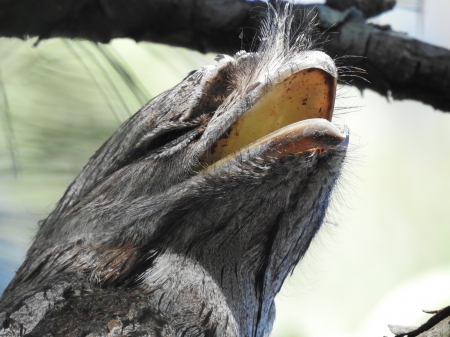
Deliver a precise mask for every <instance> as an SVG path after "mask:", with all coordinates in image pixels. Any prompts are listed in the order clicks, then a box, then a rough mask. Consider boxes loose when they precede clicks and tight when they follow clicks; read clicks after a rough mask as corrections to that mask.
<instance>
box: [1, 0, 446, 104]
mask: <svg viewBox="0 0 450 337" xmlns="http://www.w3.org/2000/svg"><path fill="white" fill-rule="evenodd" d="M328 5H329V6H325V5H316V6H311V5H309V6H303V5H295V7H296V9H297V10H298V13H299V15H300V16H301V14H300V13H302V12H303V11H304V10H306V11H317V18H318V21H319V27H320V30H321V32H322V34H323V35H322V38H323V40H326V41H330V42H329V43H328V44H325V47H324V48H325V50H326V52H328V53H329V54H330V55H331V56H332V57H336V58H340V57H347V56H352V57H351V58H350V57H349V58H345V60H343V61H342V62H341V63H342V65H345V66H354V67H359V68H361V69H363V70H365V72H366V74H362V75H361V74H360V75H361V76H362V77H364V78H365V79H366V81H364V80H360V79H357V78H353V81H350V80H349V79H347V81H348V82H349V84H351V85H355V86H357V87H358V88H360V89H371V90H374V91H376V92H378V93H380V94H381V95H384V96H388V97H392V98H394V99H398V100H402V99H411V100H417V101H421V102H423V103H425V104H429V105H431V106H432V107H434V108H436V109H440V110H442V111H450V81H449V80H448V78H449V76H450V51H449V50H447V49H444V48H440V47H437V46H433V45H430V44H428V43H426V42H422V41H419V40H416V39H412V38H410V37H408V36H407V35H405V34H400V33H397V32H394V31H392V30H391V29H390V28H389V27H377V26H374V25H371V24H368V23H366V21H365V19H366V18H368V17H371V16H373V15H376V14H379V13H381V12H383V11H386V10H389V9H390V8H391V7H392V5H393V2H392V0H380V1H366V0H348V1H331V0H330V1H328ZM266 7H267V4H266V3H265V2H263V1H254V2H248V1H243V0H234V1H229V0H184V1H180V0H172V1H168V0H139V1H138V0H134V1H131V2H130V1H123V0H116V1H107V0H101V1H94V0H83V1H74V0H66V1H62V0H45V1H40V2H39V3H37V2H35V1H31V0H3V1H2V2H0V36H6V37H20V38H24V37H27V36H30V37H35V36H38V37H39V38H40V39H46V38H52V37H67V38H73V39H76V38H79V39H87V40H91V41H96V42H103V43H107V42H108V41H110V40H111V39H114V38H118V37H128V38H131V39H134V40H136V41H152V42H158V43H165V44H170V45H174V46H182V47H187V48H191V49H195V50H198V51H200V52H219V53H234V52H236V51H237V50H240V49H242V48H244V49H247V50H248V49H251V46H253V47H255V45H256V44H257V41H254V35H255V32H256V31H257V27H259V24H260V21H261V19H262V17H263V16H262V15H260V14H261V13H263V12H264V9H265V8H266ZM241 33H243V36H245V38H244V39H241V38H240V36H242V35H241Z"/></svg>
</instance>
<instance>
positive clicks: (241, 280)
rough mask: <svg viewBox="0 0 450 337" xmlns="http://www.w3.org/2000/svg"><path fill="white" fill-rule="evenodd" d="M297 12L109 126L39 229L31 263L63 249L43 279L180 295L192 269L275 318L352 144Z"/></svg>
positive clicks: (230, 297)
mask: <svg viewBox="0 0 450 337" xmlns="http://www.w3.org/2000/svg"><path fill="white" fill-rule="evenodd" d="M291 21H292V16H291V15H290V13H289V10H288V9H281V10H280V11H278V12H277V11H272V12H271V14H270V15H269V17H268V19H267V21H266V23H265V26H264V27H263V29H262V32H261V35H260V44H259V49H258V50H257V51H255V52H252V53H247V52H238V53H237V54H236V55H234V56H224V55H220V56H218V57H217V64H215V65H212V66H206V67H203V68H200V69H198V70H196V71H194V72H192V73H190V74H189V75H188V76H187V77H186V78H185V79H184V80H183V81H181V83H179V84H178V85H177V86H175V87H174V88H172V89H170V90H168V91H166V92H164V93H162V94H161V95H159V96H158V97H156V98H154V99H153V100H151V101H150V102H149V103H147V104H146V105H145V106H144V107H143V108H142V109H141V110H140V111H139V112H137V113H136V114H135V115H134V116H132V117H131V118H130V119H129V120H128V121H126V122H125V123H124V124H123V125H122V126H121V127H120V128H119V129H118V130H117V131H116V132H115V133H114V134H113V135H112V137H111V138H110V139H109V140H108V141H107V142H106V143H105V144H104V145H103V146H102V147H101V148H100V149H99V150H98V151H97V152H96V153H95V155H94V156H93V157H92V158H91V159H90V161H89V163H88V164H87V165H86V166H85V167H84V168H83V170H82V172H81V173H80V174H79V176H78V177H77V178H76V179H75V181H74V182H73V183H72V184H71V185H70V187H69V188H68V189H67V191H66V193H65V195H64V196H63V198H62V199H61V200H60V201H59V203H58V204H57V206H56V208H55V210H54V211H53V212H52V213H51V214H50V216H49V217H48V218H47V219H46V220H45V221H44V222H43V224H42V226H41V228H40V231H39V233H38V235H37V238H36V240H35V242H34V244H33V247H32V248H31V250H30V253H29V254H28V258H27V259H28V260H30V261H33V259H34V260H36V259H40V258H42V256H46V255H50V254H53V255H52V256H55V255H57V256H58V258H57V259H56V258H55V259H54V260H52V258H51V259H50V260H49V261H51V262H48V261H47V262H46V263H48V266H49V267H48V268H42V267H40V271H39V273H40V274H41V275H42V276H40V279H41V280H44V279H45V278H48V277H50V276H52V277H53V276H55V275H57V274H58V273H59V272H62V271H64V272H66V271H67V270H72V271H73V270H75V271H77V272H79V273H84V274H86V275H88V276H89V279H90V280H92V281H93V282H96V283H97V284H98V285H99V286H103V287H122V288H130V289H131V288H139V287H140V289H143V291H148V292H149V293H151V292H152V291H154V289H155V288H158V287H159V288H161V287H164V285H167V284H169V283H170V284H171V287H172V288H175V289H177V291H179V292H180V291H182V290H180V289H185V287H188V286H189V287H193V288H195V287H198V286H199V285H198V284H196V282H197V281H196V280H197V279H196V278H195V277H194V276H192V277H191V278H189V276H186V275H185V274H184V273H182V272H181V271H180V270H181V269H183V268H188V267H189V268H191V271H192V270H198V271H201V273H203V275H204V276H205V278H208V280H209V281H208V282H210V283H211V284H214V286H212V285H211V287H213V288H214V289H217V291H219V292H221V293H222V294H223V297H224V301H225V302H226V303H227V305H228V307H229V308H230V310H231V315H232V316H233V317H234V319H235V320H236V321H237V322H241V323H242V324H243V322H244V321H245V322H247V323H248V322H252V323H253V326H254V328H253V329H255V330H254V331H253V332H252V333H253V334H254V335H259V334H261V333H262V332H261V331H263V330H265V329H266V328H267V327H266V325H267V324H269V323H270V321H271V319H272V318H271V317H272V316H273V298H274V296H275V294H276V293H277V292H278V291H279V289H280V287H281V285H282V283H283V281H284V279H285V278H286V277H287V275H288V273H289V272H290V271H292V269H293V268H294V267H295V265H296V264H297V262H298V261H299V259H300V258H301V257H302V256H303V254H304V253H305V252H306V250H307V248H308V247H309V245H310V242H311V240H312V239H313V237H314V236H315V234H316V233H317V231H318V230H319V228H320V226H321V224H322V222H323V219H324V215H325V211H326V209H327V206H328V203H329V199H330V194H331V191H332V189H333V187H334V186H335V183H336V180H337V179H338V176H339V172H340V169H341V166H342V163H343V161H344V157H345V153H346V147H347V143H348V134H347V131H345V130H341V129H339V128H338V127H336V126H334V125H333V124H332V123H331V118H332V113H333V107H334V98H335V89H336V79H337V70H336V67H335V65H334V63H333V61H332V59H331V58H330V57H329V56H327V55H326V54H324V53H322V52H320V51H313V50H310V46H309V44H310V39H311V36H310V35H309V34H308V33H307V32H305V31H302V32H300V33H296V34H293V33H292V27H291ZM61 252H62V253H61ZM58 254H59V255H58ZM58 259H59V260H58ZM36 265H38V264H37V263H34V262H33V263H31V262H30V263H28V267H26V268H25V269H24V270H22V271H19V274H18V277H19V278H20V275H21V274H20V273H22V274H23V277H25V274H30V273H32V272H33V268H35V267H33V266H36ZM194 274H195V273H194ZM180 275H184V276H183V277H181V276H180ZM177 278H179V279H178V280H177ZM185 278H187V279H185ZM198 282H200V281H198ZM202 282H205V279H203V281H202ZM177 287H178V288H177ZM159 288H158V289H159ZM183 291H184V290H183ZM192 291H194V290H192ZM195 291H197V290H195ZM195 291H194V292H195ZM250 325H251V324H249V326H250ZM269 325H270V324H269ZM257 331H259V332H257Z"/></svg>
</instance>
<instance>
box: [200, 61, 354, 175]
mask: <svg viewBox="0 0 450 337" xmlns="http://www.w3.org/2000/svg"><path fill="white" fill-rule="evenodd" d="M329 62H332V61H331V59H330V61H329ZM333 70H335V68H334V64H333ZM336 73H337V72H336V71H334V73H331V72H330V71H326V70H324V69H322V68H319V67H308V68H306V69H302V70H300V71H298V72H295V73H293V74H291V75H289V76H288V77H287V78H285V79H284V80H282V81H280V82H279V83H277V84H276V85H274V86H273V87H272V88H271V89H270V90H269V91H267V92H266V93H265V94H263V95H262V96H261V97H260V98H258V99H257V100H256V102H255V103H254V105H253V106H252V107H251V108H250V109H249V110H248V111H247V112H245V113H244V114H243V115H242V116H240V117H239V118H238V119H237V121H236V122H235V123H234V124H233V125H232V126H231V128H230V129H229V130H228V132H227V133H226V134H224V135H223V136H222V138H220V139H219V140H218V141H217V143H216V144H215V145H213V146H212V148H211V150H210V153H208V154H205V155H204V156H203V158H201V161H202V162H203V163H205V164H206V165H209V167H208V168H207V171H209V170H210V169H212V168H214V167H217V166H219V165H221V164H222V163H224V162H226V161H229V160H231V159H232V158H234V157H236V156H237V155H239V154H240V153H242V152H243V151H248V150H249V149H250V148H254V147H255V146H258V145H260V144H262V143H264V142H268V141H270V142H272V143H273V144H272V146H271V148H273V149H278V150H274V151H270V152H272V155H274V154H275V153H279V154H281V153H285V154H286V153H287V152H286V151H288V152H289V151H290V152H289V153H291V154H298V153H301V152H303V151H307V150H312V149H315V148H319V147H321V146H322V145H330V146H331V145H332V146H335V145H337V144H340V143H341V142H343V141H344V140H345V139H346V136H345V135H343V134H341V133H340V132H339V131H338V130H337V128H336V127H334V125H332V124H331V123H329V122H330V121H331V118H332V115H333V109H334V101H335V96H336V83H337V77H336V76H337V75H336ZM318 119H321V120H318ZM308 120H309V122H306V121H308ZM301 121H305V122H303V123H298V122H301ZM321 121H323V122H325V123H323V122H321ZM317 123H319V124H318V125H317V126H316V127H314V124H317ZM311 128H312V129H311ZM313 129H315V132H313V133H311V130H313ZM319 129H320V130H321V131H320V130H319ZM328 129H329V130H328ZM318 130H319V131H318ZM318 135H319V136H318ZM328 143H329V144H328ZM277 151H278V152H277ZM280 151H281V152H280Z"/></svg>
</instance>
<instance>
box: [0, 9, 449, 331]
mask: <svg viewBox="0 0 450 337" xmlns="http://www.w3.org/2000/svg"><path fill="white" fill-rule="evenodd" d="M425 4H426V7H425V12H424V14H423V16H420V15H419V14H418V13H415V12H414V11H410V10H405V9H404V8H401V7H400V8H398V9H395V10H394V11H392V12H390V13H387V14H385V15H383V16H381V17H379V18H376V19H375V21H376V22H377V23H383V24H386V23H389V24H391V25H392V26H393V27H394V29H397V30H400V31H405V32H408V33H409V34H410V35H412V36H416V37H419V38H421V39H423V40H426V41H428V42H431V43H434V44H437V45H441V46H444V47H447V48H450V37H449V36H448V33H447V32H448V31H449V28H450V24H449V21H448V19H447V17H446V16H447V15H446V13H449V12H450V3H447V2H442V1H439V0H427V1H426V3H425ZM421 19H423V22H422V24H423V29H420V24H419V23H420V20H421ZM34 42H35V41H34V40H31V41H27V42H23V41H20V40H16V39H0V118H1V124H0V127H1V130H2V131H0V132H1V136H0V233H1V235H0V292H2V291H3V289H4V288H5V287H6V286H7V284H8V283H9V281H10V279H11V278H12V277H13V275H14V271H15V270H16V269H17V268H18V266H19V265H20V263H21V261H22V260H23V258H24V255H25V252H26V249H27V247H28V246H29V244H30V242H31V239H32V237H33V235H34V233H35V232H36V230H37V221H38V220H39V219H42V218H44V217H45V216H46V214H48V213H49V212H50V211H51V209H52V207H53V205H54V204H55V202H56V201H57V200H58V198H59V197H60V196H61V195H62V193H63V191H64V189H65V188H66V186H67V185H68V184H69V183H70V182H71V181H72V180H73V178H74V177H75V175H76V174H77V173H78V172H79V171H80V169H81V167H82V166H83V165H84V164H85V163H86V162H87V160H88V158H89V157H90V156H91V155H92V154H93V153H94V151H95V150H96V149H97V148H98V147H99V146H100V145H101V144H102V143H103V142H104V141H105V140H106V139H107V138H108V137H109V136H110V135H111V134H112V133H113V132H114V130H115V129H116V128H117V127H118V126H119V125H120V123H121V122H122V121H124V120H125V119H126V118H128V117H129V116H130V115H131V114H133V113H134V112H135V111H137V110H138V109H139V108H140V106H142V105H143V103H145V102H146V101H147V100H148V99H150V98H152V97H154V96H155V95H157V94H159V93H160V92H162V91H163V90H166V89H168V88H170V87H171V86H173V85H175V84H176V83H178V82H179V81H180V80H181V79H182V78H183V77H184V76H185V75H186V74H187V73H188V72H189V71H190V70H192V69H195V68H198V67H200V66H202V65H205V64H210V63H213V62H214V61H213V55H201V54H198V53H195V52H192V51H189V50H185V49H181V48H172V47H167V46H162V45H154V44H144V43H142V44H136V43H134V42H132V41H128V40H116V41H114V42H113V43H111V44H109V45H98V46H97V45H94V44H93V43H89V42H82V41H68V40H49V41H43V42H41V43H40V44H39V46H37V47H35V48H33V43H34ZM337 106H338V107H340V109H337V111H336V113H335V121H336V122H337V123H338V124H347V125H348V126H349V128H350V132H351V146H350V153H349V159H348V162H347V165H346V167H345V169H344V173H343V177H342V179H341V181H340V183H339V187H338V190H337V191H336V193H335V194H334V196H333V198H334V203H333V206H332V209H331V210H330V212H329V214H328V217H327V222H326V225H325V226H324V229H323V231H322V232H321V233H320V235H319V237H318V238H317V239H316V240H315V242H314V243H313V246H312V248H311V250H310V251H309V252H308V254H307V256H306V258H305V259H304V260H303V261H302V262H301V263H300V265H299V267H298V268H297V269H296V270H295V272H294V274H293V276H292V277H290V278H289V279H288V281H287V282H286V284H285V286H284V287H283V289H282V292H281V293H280V295H279V296H278V298H277V319H276V322H275V327H274V334H273V335H274V336H277V337H282V336H284V337H288V336H289V337H294V336H297V337H302V336H303V337H306V336H308V337H319V336H320V337H326V336H330V337H336V336H337V337H340V336H346V337H350V336H352V337H353V336H354V337H356V336H374V337H375V336H377V337H381V336H390V335H391V334H390V333H389V331H388V330H387V324H388V323H389V324H403V325H414V324H419V323H420V322H422V321H423V320H425V319H426V318H427V315H426V314H423V313H421V312H420V310H421V309H438V308H440V307H442V306H444V305H449V304H450V245H449V238H450V196H449V191H450V179H449V177H448V174H449V172H450V115H449V114H448V113H442V112H439V111H433V110H432V109H431V108H429V107H427V106H424V105H422V104H420V103H416V102H388V100H387V99H386V98H383V97H380V96H378V95H376V94H374V93H372V92H367V91H366V92H364V94H363V96H361V94H360V93H359V92H358V91H356V90H355V89H353V88H348V87H343V88H340V90H339V93H338V101H337Z"/></svg>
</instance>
